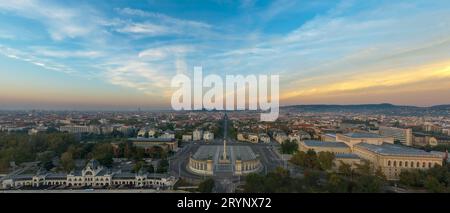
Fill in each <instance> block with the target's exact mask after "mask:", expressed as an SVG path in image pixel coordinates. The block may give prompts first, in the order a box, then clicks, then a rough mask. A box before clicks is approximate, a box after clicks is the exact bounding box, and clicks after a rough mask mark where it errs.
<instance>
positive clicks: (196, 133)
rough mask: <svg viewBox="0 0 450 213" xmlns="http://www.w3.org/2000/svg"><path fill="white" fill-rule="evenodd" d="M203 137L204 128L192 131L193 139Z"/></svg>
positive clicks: (197, 139) (196, 139)
mask: <svg viewBox="0 0 450 213" xmlns="http://www.w3.org/2000/svg"><path fill="white" fill-rule="evenodd" d="M202 138H203V130H201V129H196V130H194V132H192V140H193V141H199V140H201V139H202Z"/></svg>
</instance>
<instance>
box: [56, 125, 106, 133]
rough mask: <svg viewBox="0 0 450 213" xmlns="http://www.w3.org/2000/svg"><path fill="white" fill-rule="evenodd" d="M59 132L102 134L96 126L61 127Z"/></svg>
mask: <svg viewBox="0 0 450 213" xmlns="http://www.w3.org/2000/svg"><path fill="white" fill-rule="evenodd" d="M59 131H61V132H68V133H95V134H98V133H100V129H99V128H98V127H96V126H81V125H67V126H61V127H59Z"/></svg>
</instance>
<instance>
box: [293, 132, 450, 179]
mask: <svg viewBox="0 0 450 213" xmlns="http://www.w3.org/2000/svg"><path fill="white" fill-rule="evenodd" d="M310 149H311V150H314V151H316V152H324V151H328V152H332V153H334V154H335V164H336V165H340V164H341V163H342V162H344V163H350V164H352V166H355V164H359V163H362V161H369V162H371V163H372V164H373V166H374V168H380V169H381V171H383V173H384V175H385V176H386V178H387V179H388V180H398V179H399V175H400V173H401V171H403V170H410V169H429V168H432V167H434V166H435V165H442V163H443V160H444V159H443V156H442V155H440V154H437V153H434V152H426V151H424V150H421V149H415V148H411V147H408V146H404V145H398V144H394V139H393V138H392V137H386V136H382V135H379V134H374V133H347V134H336V140H335V141H331V140H329V141H313V140H307V141H301V142H300V143H299V150H300V151H307V150H310Z"/></svg>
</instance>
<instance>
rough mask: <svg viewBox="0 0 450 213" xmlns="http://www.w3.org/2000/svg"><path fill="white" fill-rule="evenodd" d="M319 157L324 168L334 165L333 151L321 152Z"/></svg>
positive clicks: (328, 168) (327, 168) (321, 166)
mask: <svg viewBox="0 0 450 213" xmlns="http://www.w3.org/2000/svg"><path fill="white" fill-rule="evenodd" d="M317 159H318V161H319V164H320V168H321V169H323V170H330V169H331V168H332V167H333V160H334V154H333V153H331V152H319V154H318V155H317Z"/></svg>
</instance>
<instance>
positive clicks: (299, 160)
mask: <svg viewBox="0 0 450 213" xmlns="http://www.w3.org/2000/svg"><path fill="white" fill-rule="evenodd" d="M305 159H306V153H305V152H303V151H299V152H297V153H295V154H294V155H293V156H292V157H291V159H290V160H289V161H290V162H291V163H292V164H295V165H297V166H301V167H305Z"/></svg>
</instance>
